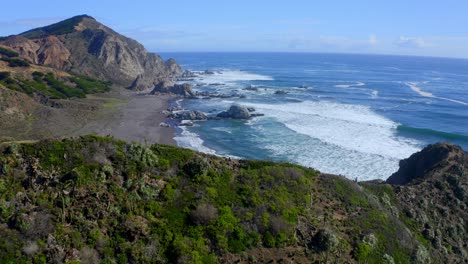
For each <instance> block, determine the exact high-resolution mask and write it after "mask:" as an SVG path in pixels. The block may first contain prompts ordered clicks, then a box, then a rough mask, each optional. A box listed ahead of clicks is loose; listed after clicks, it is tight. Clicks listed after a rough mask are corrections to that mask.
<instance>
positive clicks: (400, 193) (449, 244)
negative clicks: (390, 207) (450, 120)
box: [387, 143, 468, 263]
mask: <svg viewBox="0 0 468 264" xmlns="http://www.w3.org/2000/svg"><path fill="white" fill-rule="evenodd" d="M387 183H390V184H393V185H394V186H396V187H395V190H396V198H397V200H398V201H399V204H400V205H401V211H402V216H401V217H404V218H406V219H408V220H406V221H407V222H411V223H413V224H412V225H413V228H415V232H418V233H419V234H421V236H422V238H421V239H422V240H424V241H427V245H426V247H423V246H419V248H418V249H417V252H416V255H415V256H414V262H415V263H429V262H428V260H429V259H432V261H433V262H437V263H463V261H462V260H466V259H468V248H467V246H466V241H468V235H467V234H468V233H467V230H466V229H467V226H468V154H467V153H466V152H464V151H463V150H462V149H461V148H460V147H459V146H456V145H453V144H450V143H437V144H433V145H429V146H427V147H426V148H424V149H423V150H421V151H420V152H418V153H415V154H413V155H412V156H411V157H409V158H408V159H405V160H402V161H401V162H400V169H399V170H398V171H397V172H396V173H394V174H393V175H392V176H391V177H390V178H388V180H387ZM448 250H450V251H451V252H452V253H450V254H447V251H448ZM429 256H430V258H429Z"/></svg>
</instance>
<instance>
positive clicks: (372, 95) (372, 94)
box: [371, 90, 379, 99]
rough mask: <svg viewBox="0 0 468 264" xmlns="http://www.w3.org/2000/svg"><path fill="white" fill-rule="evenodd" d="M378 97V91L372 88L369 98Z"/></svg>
mask: <svg viewBox="0 0 468 264" xmlns="http://www.w3.org/2000/svg"><path fill="white" fill-rule="evenodd" d="M378 97H379V91H377V90H373V91H372V93H371V98H372V99H376V98H378Z"/></svg>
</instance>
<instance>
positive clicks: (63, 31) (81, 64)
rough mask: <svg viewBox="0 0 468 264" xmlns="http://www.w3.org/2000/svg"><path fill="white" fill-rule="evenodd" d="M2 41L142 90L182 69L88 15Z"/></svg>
mask: <svg viewBox="0 0 468 264" xmlns="http://www.w3.org/2000/svg"><path fill="white" fill-rule="evenodd" d="M0 45H3V46H7V47H9V48H11V49H13V50H15V51H17V52H18V53H20V55H21V56H22V57H23V58H25V59H27V60H28V61H30V62H32V63H36V64H40V65H46V66H50V67H53V68H56V69H59V70H63V71H69V72H72V73H75V74H80V75H87V76H91V77H94V78H99V79H103V80H107V81H111V82H113V83H115V84H118V85H121V86H124V87H128V88H130V89H133V90H137V91H143V90H149V89H153V88H154V87H155V86H156V85H158V84H160V83H162V82H171V81H172V80H173V79H174V78H175V77H176V76H178V75H179V74H180V73H181V68H180V66H179V65H178V64H177V63H176V62H175V61H174V60H172V59H169V60H167V61H164V60H163V59H162V58H161V57H160V56H158V55H156V54H154V53H149V52H148V51H147V50H146V49H145V48H144V47H143V45H141V44H140V43H138V42H136V41H135V40H133V39H130V38H127V37H125V36H122V35H120V34H118V33H117V32H115V31H113V30H112V29H110V28H108V27H106V26H104V25H103V24H101V23H99V22H98V21H96V20H95V19H94V18H92V17H90V16H86V15H83V16H77V17H73V18H70V19H67V20H64V21H62V22H59V23H56V24H53V25H50V26H46V27H42V28H37V29H33V30H30V31H27V32H24V33H22V34H19V35H17V36H11V37H8V38H7V39H5V40H3V41H1V42H0Z"/></svg>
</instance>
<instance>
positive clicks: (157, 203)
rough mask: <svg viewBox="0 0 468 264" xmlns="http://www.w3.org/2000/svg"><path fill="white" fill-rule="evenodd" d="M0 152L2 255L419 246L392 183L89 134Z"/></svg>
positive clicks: (101, 256) (310, 256)
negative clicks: (356, 180)
mask: <svg viewBox="0 0 468 264" xmlns="http://www.w3.org/2000/svg"><path fill="white" fill-rule="evenodd" d="M36 75H37V74H36ZM38 77H41V78H45V76H38ZM0 153H1V154H0V259H2V260H3V261H4V263H31V262H33V263H45V262H47V263H60V262H69V263H71V262H73V261H75V262H77V263H78V261H81V262H83V263H97V262H101V263H155V262H156V263H218V262H221V263H223V262H234V261H241V260H242V261H246V262H247V261H253V260H258V261H261V262H263V261H267V260H268V259H266V258H268V257H272V258H277V259H279V258H283V257H281V256H280V255H279V254H280V252H282V250H289V251H288V253H287V254H286V256H285V258H286V259H290V260H291V258H292V259H294V258H296V261H298V262H313V261H318V262H320V263H326V262H330V263H334V262H338V263H339V262H342V261H345V260H346V261H348V262H361V263H410V262H411V261H413V256H415V255H417V254H420V253H421V252H423V253H424V252H425V251H424V249H425V247H426V246H429V245H424V243H421V242H420V241H419V240H418V238H416V237H415V235H413V233H412V232H411V231H410V230H413V228H408V227H407V226H406V225H405V223H403V222H401V221H400V220H399V219H398V217H396V216H395V214H393V213H392V212H391V210H392V208H394V210H396V211H398V210H399V209H398V202H397V201H396V197H395V193H394V190H393V187H391V186H389V185H373V184H364V185H363V186H364V187H363V186H361V185H360V184H357V183H354V182H352V181H349V180H347V179H345V178H342V177H338V176H329V175H321V174H319V173H318V172H317V171H315V170H313V169H309V168H304V167H301V166H297V165H293V164H289V163H274V162H269V161H247V160H232V159H224V158H220V157H215V156H210V155H206V154H201V153H197V152H194V151H191V150H187V149H182V148H178V147H172V146H165V145H157V144H156V145H150V146H147V145H141V144H136V143H133V144H129V143H126V142H123V141H119V140H115V139H113V138H109V137H98V136H92V135H90V136H84V137H80V138H76V139H64V140H56V141H42V142H38V143H34V144H15V143H10V144H4V145H0ZM419 248H422V251H421V250H419ZM416 249H418V250H416ZM262 252H263V253H262ZM265 252H270V253H271V254H267V256H266V258H265ZM277 255H278V256H277ZM301 258H302V259H303V260H301ZM385 261H387V262H385ZM392 261H393V262H392Z"/></svg>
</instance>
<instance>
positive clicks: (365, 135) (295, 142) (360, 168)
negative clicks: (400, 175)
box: [248, 101, 420, 180]
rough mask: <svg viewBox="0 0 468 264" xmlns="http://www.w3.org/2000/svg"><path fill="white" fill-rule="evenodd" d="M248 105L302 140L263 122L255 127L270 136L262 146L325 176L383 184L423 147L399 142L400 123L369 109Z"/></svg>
mask: <svg viewBox="0 0 468 264" xmlns="http://www.w3.org/2000/svg"><path fill="white" fill-rule="evenodd" d="M248 105H249V106H253V107H255V108H256V109H257V111H259V112H261V113H265V114H266V117H265V118H274V119H276V120H277V121H279V122H281V123H282V124H284V126H286V127H287V128H288V129H290V130H291V131H294V132H295V133H299V134H300V135H301V136H299V135H297V136H293V135H290V136H284V135H283V133H284V132H281V133H279V132H275V131H271V130H269V128H268V126H265V127H263V128H262V127H261V126H260V125H259V123H262V122H263V121H262V120H260V121H258V122H257V123H254V124H252V127H254V128H258V129H259V133H260V134H262V133H265V134H267V135H266V136H264V137H261V140H262V142H259V145H264V146H265V147H266V148H267V149H270V150H271V151H272V152H273V153H274V155H277V156H278V157H288V158H290V160H291V161H295V162H298V163H299V164H301V165H304V166H311V167H314V168H317V169H319V170H321V171H323V172H328V173H335V174H342V175H345V176H347V177H349V178H355V177H359V179H361V180H367V179H375V178H381V179H385V178H386V177H388V176H390V175H391V174H392V173H393V172H395V171H396V170H397V169H398V162H399V160H400V159H403V158H407V157H408V156H410V155H411V154H413V153H414V152H416V151H418V150H420V148H419V146H418V144H419V142H417V141H415V140H410V139H405V138H401V137H397V136H396V128H397V126H398V124H397V123H395V122H393V121H391V120H389V119H387V118H385V117H383V116H380V115H378V114H376V113H375V112H373V111H372V110H371V109H369V108H368V107H365V106H358V105H346V104H339V103H333V102H310V101H308V102H302V103H291V104H282V105H271V104H248ZM275 133H277V134H278V135H277V136H275V135H274V134H275ZM337 161H339V162H337Z"/></svg>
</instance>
